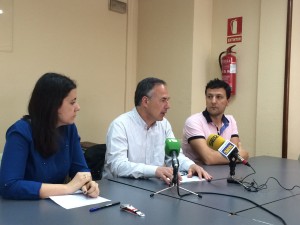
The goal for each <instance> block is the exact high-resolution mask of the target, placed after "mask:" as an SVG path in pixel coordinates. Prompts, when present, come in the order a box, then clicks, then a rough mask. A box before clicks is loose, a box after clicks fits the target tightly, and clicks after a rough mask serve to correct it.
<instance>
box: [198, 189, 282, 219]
mask: <svg viewBox="0 0 300 225" xmlns="http://www.w3.org/2000/svg"><path fill="white" fill-rule="evenodd" d="M200 193H201V194H215V195H221V196H227V197H234V198H239V199H243V200H245V201H248V202H251V203H252V204H254V205H255V206H257V207H259V208H261V209H262V210H264V211H266V212H268V213H270V214H271V215H273V216H275V217H276V218H278V219H279V220H280V221H281V222H282V223H283V224H284V225H286V224H287V223H286V222H285V221H284V219H283V218H282V217H280V216H278V215H277V214H275V213H273V212H271V211H270V210H268V209H266V208H265V207H263V206H262V205H259V204H257V203H256V202H254V201H252V200H250V199H247V198H244V197H241V196H236V195H228V194H222V193H215V192H200ZM246 210H248V209H246ZM246 210H242V211H237V212H230V215H237V214H238V213H240V212H243V211H246Z"/></svg>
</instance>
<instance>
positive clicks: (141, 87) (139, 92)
mask: <svg viewBox="0 0 300 225" xmlns="http://www.w3.org/2000/svg"><path fill="white" fill-rule="evenodd" d="M157 84H163V85H167V83H166V82H165V81H163V80H161V79H158V78H155V77H148V78H145V79H144V80H141V81H140V82H139V83H138V85H137V87H136V90H135V95H134V105H135V106H139V105H140V104H141V101H142V98H143V97H144V96H148V97H150V96H149V92H150V91H151V90H152V89H153V87H154V86H155V85H157Z"/></svg>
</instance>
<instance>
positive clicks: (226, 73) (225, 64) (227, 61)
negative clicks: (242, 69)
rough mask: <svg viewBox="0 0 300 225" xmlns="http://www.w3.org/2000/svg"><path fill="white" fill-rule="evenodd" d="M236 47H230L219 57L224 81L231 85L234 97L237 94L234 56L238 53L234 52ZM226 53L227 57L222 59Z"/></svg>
mask: <svg viewBox="0 0 300 225" xmlns="http://www.w3.org/2000/svg"><path fill="white" fill-rule="evenodd" d="M234 46H235V45H232V46H230V47H228V48H227V50H226V51H224V52H221V54H220V55H219V65H220V69H221V72H222V80H223V81H225V82H226V83H227V84H229V86H230V87H231V94H232V95H235V93H236V57H235V56H234V55H233V53H234V54H235V53H236V52H233V51H232V48H233V47H234ZM224 53H226V55H224V56H223V57H222V55H223V54H224Z"/></svg>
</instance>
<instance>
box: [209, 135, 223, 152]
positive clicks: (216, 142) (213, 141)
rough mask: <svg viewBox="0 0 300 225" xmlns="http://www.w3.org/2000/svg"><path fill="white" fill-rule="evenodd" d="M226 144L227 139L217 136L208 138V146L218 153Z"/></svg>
mask: <svg viewBox="0 0 300 225" xmlns="http://www.w3.org/2000/svg"><path fill="white" fill-rule="evenodd" d="M224 142H225V139H224V138H223V137H221V136H220V135H217V134H211V135H209V136H208V138H207V145H208V146H209V147H211V148H212V149H214V150H216V151H218V149H219V148H220V147H221V145H222V144H223V143H224Z"/></svg>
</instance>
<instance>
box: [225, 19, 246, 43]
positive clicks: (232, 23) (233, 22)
mask: <svg viewBox="0 0 300 225" xmlns="http://www.w3.org/2000/svg"><path fill="white" fill-rule="evenodd" d="M242 25H243V17H235V18H229V19H228V21H227V43H236V42H242Z"/></svg>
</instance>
